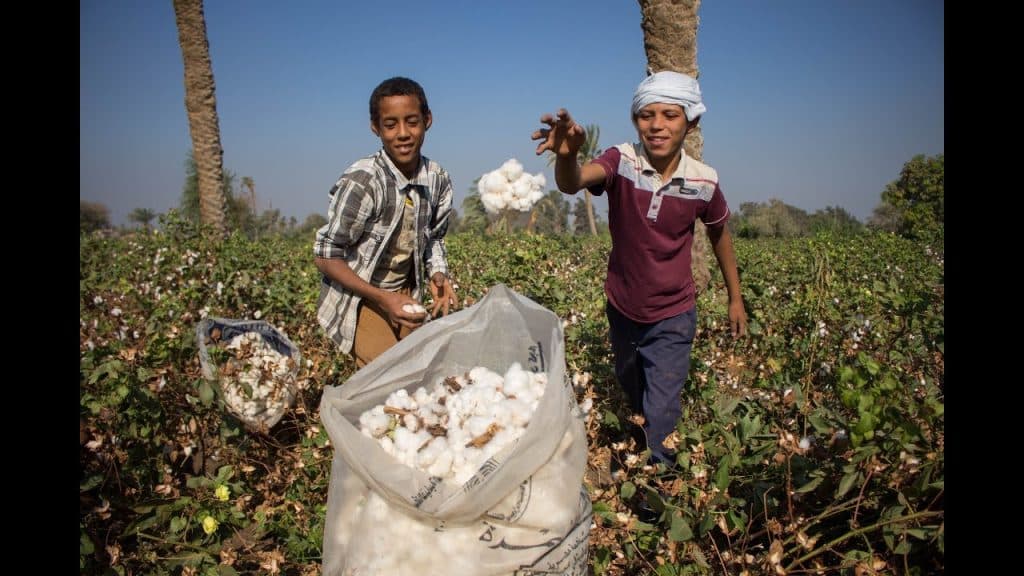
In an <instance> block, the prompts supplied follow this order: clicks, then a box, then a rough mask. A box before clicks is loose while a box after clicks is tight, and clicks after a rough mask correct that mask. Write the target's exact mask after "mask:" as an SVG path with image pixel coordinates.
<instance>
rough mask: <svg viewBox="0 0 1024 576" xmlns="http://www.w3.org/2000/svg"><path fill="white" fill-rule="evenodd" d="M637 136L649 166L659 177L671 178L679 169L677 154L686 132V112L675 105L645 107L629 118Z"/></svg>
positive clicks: (650, 105)
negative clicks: (650, 165) (655, 170)
mask: <svg viewBox="0 0 1024 576" xmlns="http://www.w3.org/2000/svg"><path fill="white" fill-rule="evenodd" d="M633 124H634V125H635V126H636V132H637V135H638V136H639V137H640V142H641V143H642V144H643V145H644V149H645V150H646V151H647V157H648V158H649V159H650V161H651V164H652V165H653V166H654V167H655V168H656V169H658V171H659V172H661V173H662V175H663V176H664V175H666V174H671V173H672V172H674V171H675V169H676V166H678V165H679V151H680V149H681V148H682V147H683V139H684V138H685V137H686V133H687V132H688V131H689V130H690V126H691V123H690V122H688V121H687V120H686V112H685V111H684V110H683V107H682V106H680V105H678V104H663V103H660V102H656V103H653V104H648V105H647V106H644V107H643V108H641V109H640V111H639V112H637V114H636V116H635V117H634V118H633Z"/></svg>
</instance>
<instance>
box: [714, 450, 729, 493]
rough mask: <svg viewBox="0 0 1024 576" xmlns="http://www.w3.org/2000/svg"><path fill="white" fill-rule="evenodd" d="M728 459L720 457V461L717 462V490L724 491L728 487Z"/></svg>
mask: <svg viewBox="0 0 1024 576" xmlns="http://www.w3.org/2000/svg"><path fill="white" fill-rule="evenodd" d="M730 480H731V479H730V478H729V459H728V458H722V461H721V462H720V463H719V464H718V470H716V471H715V486H717V487H718V489H719V490H722V491H723V492H724V491H725V489H726V488H728V487H729V481H730Z"/></svg>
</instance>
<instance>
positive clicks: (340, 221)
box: [313, 149, 452, 353]
mask: <svg viewBox="0 0 1024 576" xmlns="http://www.w3.org/2000/svg"><path fill="white" fill-rule="evenodd" d="M410 187H411V189H410ZM406 193H408V195H409V196H410V197H411V198H412V201H413V209H414V210H415V211H416V235H415V246H414V248H413V281H414V287H413V298H419V295H420V293H421V288H422V285H423V282H424V279H425V278H429V277H430V276H432V275H433V274H435V273H436V272H442V273H444V274H447V273H448V259H447V254H446V252H445V246H444V236H445V234H446V233H447V232H448V218H449V216H450V215H451V208H452V183H451V178H449V176H448V172H446V171H445V169H444V168H442V167H441V166H440V165H439V164H438V163H436V162H433V161H431V160H429V159H428V158H427V157H426V156H421V157H420V167H419V171H418V172H417V173H416V175H415V176H414V177H413V178H412V179H411V180H410V179H406V178H405V176H404V175H403V174H402V172H401V171H400V170H398V169H397V168H396V167H395V165H394V163H393V162H391V159H390V158H389V157H388V155H387V154H386V153H385V152H384V150H383V149H381V150H380V151H378V152H377V153H376V154H374V155H372V156H368V157H366V158H362V159H360V160H359V161H357V162H356V163H355V164H353V165H352V166H349V168H348V169H347V170H345V173H344V174H342V175H341V177H340V178H339V179H338V181H337V182H336V183H335V184H334V186H332V187H331V190H330V192H329V195H330V197H331V202H330V207H329V208H328V211H327V224H326V225H324V227H323V228H320V230H318V231H317V233H316V240H315V241H314V244H313V254H314V255H316V256H318V257H320V258H342V259H344V260H345V262H346V263H347V264H348V266H349V268H351V269H352V271H353V272H355V273H356V274H357V275H359V277H360V278H362V279H363V280H365V281H366V282H370V278H371V277H372V276H373V271H374V269H375V268H376V267H377V264H378V262H379V261H380V259H381V257H382V255H383V254H384V253H385V252H386V251H387V248H388V243H389V242H390V240H391V236H392V234H395V233H397V231H398V229H399V226H400V225H401V220H402V210H400V209H399V208H400V207H401V206H402V202H404V199H405V195H406ZM424 271H425V272H426V273H425V274H424ZM359 300H360V298H359V297H358V296H356V295H355V294H353V293H351V292H349V291H347V290H345V289H344V288H343V287H342V286H341V285H339V284H336V283H335V282H333V281H332V280H331V279H329V278H327V277H326V276H324V275H321V281H320V299H319V301H318V303H317V320H318V321H319V322H320V326H322V327H323V329H324V330H325V331H326V332H327V335H328V336H330V338H331V339H332V340H334V342H335V343H337V344H338V346H339V347H340V348H341V351H342V352H344V353H348V352H350V351H351V350H352V342H353V340H354V339H355V334H356V318H357V317H358V310H359Z"/></svg>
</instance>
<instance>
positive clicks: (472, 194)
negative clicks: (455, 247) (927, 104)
mask: <svg viewBox="0 0 1024 576" xmlns="http://www.w3.org/2000/svg"><path fill="white" fill-rule="evenodd" d="M944 172H945V158H944V155H943V154H938V155H936V156H924V155H918V156H915V157H914V158H913V159H911V160H910V161H909V162H907V163H906V164H904V166H903V169H902V170H901V172H900V175H899V177H898V178H897V179H896V180H894V181H892V182H890V183H889V184H888V185H886V187H885V189H884V190H883V191H882V194H881V202H880V203H879V204H878V206H876V207H875V209H874V211H873V213H872V215H871V217H870V218H868V221H867V222H866V223H861V222H860V221H859V220H857V218H856V217H854V216H853V215H851V214H850V213H849V212H847V211H846V210H845V209H844V208H841V207H839V206H828V207H826V208H825V209H823V210H818V211H816V212H813V213H808V212H806V211H804V210H801V209H800V208H797V207H795V206H790V205H789V204H786V203H785V202H783V201H781V200H779V199H776V198H771V199H769V200H768V201H766V202H744V203H742V204H740V205H739V209H738V210H734V212H733V215H732V217H731V218H730V219H729V226H730V230H731V231H732V232H733V234H735V235H736V236H739V237H743V238H793V237H798V236H808V235H814V234H818V233H820V232H830V233H833V234H841V235H842V234H856V233H858V232H861V231H862V230H863V229H865V228H869V229H873V230H882V231H886V232H892V233H895V234H899V235H901V236H905V237H908V238H929V237H933V236H934V235H935V234H936V233H938V232H941V230H942V224H943V221H944V219H945V192H944V186H945V175H944ZM478 181H479V178H478V179H477V180H474V181H473V185H472V186H471V187H470V189H469V195H468V196H466V198H465V199H463V201H462V205H461V211H458V210H453V214H452V219H451V222H450V224H449V231H450V232H451V233H460V232H468V233H477V234H485V233H489V232H492V231H493V230H492V229H491V228H492V227H491V224H492V222H491V219H490V218H489V217H488V215H487V212H486V211H485V210H484V207H483V203H482V202H481V201H480V192H479V190H478V189H477V183H478ZM236 182H240V184H241V186H240V187H238V189H236ZM223 194H224V198H225V225H226V228H227V229H228V230H232V231H238V232H239V233H241V234H244V235H245V236H248V237H250V238H254V239H255V238H260V237H266V236H275V235H283V236H302V235H305V236H309V237H310V238H312V235H313V233H314V232H315V231H316V230H317V229H318V228H320V227H321V226H323V225H324V224H326V223H327V218H326V217H325V216H324V215H323V214H319V213H314V214H310V215H309V216H307V217H306V219H305V220H304V221H303V222H301V223H299V222H298V221H297V220H296V219H295V217H290V218H285V217H284V216H282V215H281V211H280V210H278V209H276V208H273V209H268V210H264V211H262V212H257V210H256V192H255V183H254V182H253V179H252V178H251V177H248V176H243V177H242V178H241V179H239V178H238V177H237V176H236V175H235V174H234V173H233V172H231V171H230V170H225V171H224V184H223ZM570 200H573V202H570ZM179 211H180V213H181V215H182V217H183V218H185V219H186V220H189V221H192V222H196V223H198V222H199V221H200V215H199V188H198V176H197V173H196V164H195V161H194V160H193V159H192V155H191V153H189V155H188V158H187V160H186V161H185V186H184V189H183V191H182V198H181V205H180V208H179ZM588 213H589V214H588ZM590 214H592V216H591V215H590ZM158 216H159V214H157V213H156V212H154V211H153V210H150V209H148V208H136V209H135V210H133V211H132V212H131V214H129V216H128V220H129V221H130V222H132V223H134V224H136V225H137V226H138V227H140V228H142V229H148V228H150V226H151V224H152V223H153V221H154V220H156V219H157V217H158ZM591 218H593V225H591ZM509 224H510V229H512V230H517V231H525V232H528V233H533V234H545V235H552V234H576V235H588V234H591V230H596V231H597V232H598V233H599V234H605V233H607V231H608V223H607V222H606V221H604V220H603V219H602V218H601V216H600V215H599V214H593V210H592V207H591V206H588V203H587V202H586V199H585V198H583V197H578V196H577V197H575V198H573V197H570V196H566V195H565V194H562V193H561V192H559V191H558V190H549V191H548V193H547V195H546V196H544V197H543V198H542V199H541V200H539V201H538V202H537V204H536V205H534V207H533V209H532V210H530V211H529V212H523V213H519V214H518V215H517V216H516V217H515V218H514V219H513V220H512V221H511V222H510V223H509ZM591 226H593V228H592V227H591ZM96 230H107V231H112V226H111V225H110V212H109V210H108V209H107V207H106V206H104V205H103V204H99V203H95V202H87V201H85V200H81V201H80V221H79V231H80V232H81V233H86V234H87V233H91V232H94V231H96Z"/></svg>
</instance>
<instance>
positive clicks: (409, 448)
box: [394, 428, 420, 453]
mask: <svg viewBox="0 0 1024 576" xmlns="http://www.w3.org/2000/svg"><path fill="white" fill-rule="evenodd" d="M394 441H395V450H396V451H398V452H400V453H401V452H416V451H417V450H419V449H420V443H419V437H418V435H417V434H416V433H415V432H413V431H411V430H409V429H408V428H396V429H395V438H394Z"/></svg>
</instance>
